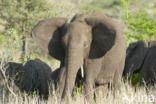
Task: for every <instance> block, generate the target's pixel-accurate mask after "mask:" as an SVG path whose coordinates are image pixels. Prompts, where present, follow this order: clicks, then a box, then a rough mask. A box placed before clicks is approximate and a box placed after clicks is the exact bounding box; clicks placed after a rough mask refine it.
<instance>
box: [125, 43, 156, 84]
mask: <svg viewBox="0 0 156 104" xmlns="http://www.w3.org/2000/svg"><path fill="white" fill-rule="evenodd" d="M155 63H156V41H150V42H145V41H138V42H134V43H131V44H130V46H129V47H128V48H127V56H126V63H125V69H124V73H123V75H132V74H134V73H140V76H141V79H142V82H143V83H145V84H154V83H156V75H155V73H156V64H155Z"/></svg>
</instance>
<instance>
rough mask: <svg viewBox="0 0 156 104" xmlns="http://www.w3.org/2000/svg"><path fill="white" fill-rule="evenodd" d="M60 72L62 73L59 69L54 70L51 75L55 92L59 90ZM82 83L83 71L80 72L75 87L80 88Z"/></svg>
mask: <svg viewBox="0 0 156 104" xmlns="http://www.w3.org/2000/svg"><path fill="white" fill-rule="evenodd" d="M60 71H61V69H60V68H58V69H56V70H54V71H53V72H51V74H50V77H51V81H52V83H54V87H55V90H57V88H58V86H57V85H58V78H59V74H60ZM82 82H83V78H82V76H81V71H80V70H79V71H78V73H77V75H76V80H75V87H80V85H81V84H82Z"/></svg>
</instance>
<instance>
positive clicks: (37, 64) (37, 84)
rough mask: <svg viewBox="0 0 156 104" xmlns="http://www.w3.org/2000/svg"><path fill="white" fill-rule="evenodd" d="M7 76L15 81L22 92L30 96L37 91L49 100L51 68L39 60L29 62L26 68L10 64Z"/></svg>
mask: <svg viewBox="0 0 156 104" xmlns="http://www.w3.org/2000/svg"><path fill="white" fill-rule="evenodd" d="M7 66H8V67H7V69H6V76H8V78H9V79H10V80H13V81H14V83H15V84H16V85H17V87H18V88H19V89H20V91H22V92H23V91H24V92H26V93H28V94H30V93H31V92H33V91H37V93H38V94H39V95H40V97H41V98H43V99H48V95H49V81H50V73H51V68H50V67H49V66H48V65H47V64H46V63H44V62H42V61H41V60H39V59H35V60H29V61H28V62H27V63H26V64H25V65H24V66H23V65H22V64H20V63H14V62H9V63H8V64H7Z"/></svg>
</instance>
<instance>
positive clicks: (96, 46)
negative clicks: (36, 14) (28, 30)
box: [32, 13, 122, 97]
mask: <svg viewBox="0 0 156 104" xmlns="http://www.w3.org/2000/svg"><path fill="white" fill-rule="evenodd" d="M118 27H119V26H118V25H117V24H116V22H115V21H113V20H112V19H110V18H109V17H107V16H106V15H104V14H101V13H95V14H92V15H90V14H89V15H83V14H78V15H76V16H74V17H73V19H72V20H71V22H69V23H67V20H66V19H65V18H52V19H47V20H43V21H40V22H39V23H38V24H37V25H36V26H35V27H34V29H33V31H32V37H33V39H34V40H35V41H36V42H37V43H38V44H39V45H40V46H41V47H42V48H44V49H45V50H46V51H48V52H49V53H50V55H51V56H53V57H54V58H56V59H59V60H61V61H62V62H63V61H64V63H63V64H64V67H65V70H66V73H65V76H66V77H65V85H64V92H63V97H64V96H66V94H67V91H69V93H70V94H71V92H72V89H73V87H74V82H75V78H76V74H77V72H78V69H79V68H80V67H81V66H84V64H85V61H86V60H96V59H99V58H102V56H104V55H105V54H106V53H107V52H108V51H109V50H110V49H111V48H112V47H113V46H114V44H115V41H117V40H118V38H120V37H119V34H121V33H122V32H121V30H120V29H119V28H118ZM88 64H89V63H88ZM84 70H85V67H84Z"/></svg>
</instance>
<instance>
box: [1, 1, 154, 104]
mask: <svg viewBox="0 0 156 104" xmlns="http://www.w3.org/2000/svg"><path fill="white" fill-rule="evenodd" d="M93 12H105V13H106V14H107V15H109V16H112V18H114V19H117V20H118V21H120V22H121V25H123V27H124V28H123V29H124V30H125V37H126V41H125V43H126V45H127V46H128V45H129V44H130V43H131V42H134V41H137V40H145V41H149V40H155V39H156V1H155V0H0V60H1V63H0V67H1V68H2V67H3V64H4V63H5V62H7V61H14V62H21V63H23V64H24V63H25V62H26V61H27V60H30V59H35V58H40V59H41V60H43V61H45V62H46V63H47V64H49V65H50V66H51V67H52V69H53V70H55V69H56V68H57V67H58V66H59V62H58V61H57V60H55V59H53V58H52V57H50V56H48V55H47V54H46V53H45V52H44V51H43V50H42V49H41V48H39V46H37V45H36V44H35V43H34V42H33V40H32V38H31V30H32V28H33V27H34V26H35V25H36V24H37V23H38V21H40V20H43V19H47V18H51V17H67V18H69V20H70V19H71V17H73V16H74V15H75V14H76V13H93ZM0 81H1V76H0ZM131 83H132V84H131ZM0 84H1V83H0ZM5 85H6V84H4V85H3V84H1V85H0V104H36V103H38V97H37V96H35V93H34V96H33V99H32V96H29V97H28V96H27V95H25V94H24V95H23V96H21V94H18V95H16V96H15V95H14V94H13V92H10V90H9V91H8V92H7V88H5ZM11 89H12V90H13V88H11ZM12 90H11V91H12ZM80 90H81V88H79V89H78V92H80ZM122 90H123V91H122V93H121V94H119V96H117V98H115V99H114V98H113V95H112V93H111V91H107V90H106V91H105V92H106V94H105V95H104V96H103V99H101V100H102V104H105V103H106V104H125V103H133V104H134V103H136V104H137V103H138V102H146V104H149V103H150V102H154V101H155V102H156V93H154V91H153V90H150V91H149V93H148V94H147V93H146V87H142V86H140V79H139V74H136V75H134V76H132V82H125V83H123V89H122ZM76 94H77V95H76V96H77V98H76V99H74V100H72V99H71V104H83V103H85V102H84V101H83V99H84V97H83V96H82V95H81V94H80V93H76ZM56 96H57V95H55V94H54V96H53V97H50V98H49V100H48V101H47V104H58V100H57V99H56ZM43 102H44V101H43Z"/></svg>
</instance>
